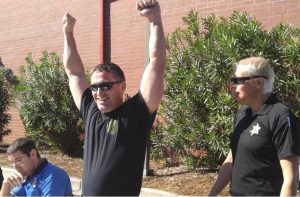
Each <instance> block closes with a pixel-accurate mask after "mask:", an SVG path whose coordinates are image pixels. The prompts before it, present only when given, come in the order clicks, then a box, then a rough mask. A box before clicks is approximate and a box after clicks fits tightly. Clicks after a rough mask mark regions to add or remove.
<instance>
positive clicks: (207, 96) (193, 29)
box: [151, 10, 300, 168]
mask: <svg viewBox="0 0 300 197" xmlns="http://www.w3.org/2000/svg"><path fill="white" fill-rule="evenodd" d="M183 21H184V23H185V27H184V28H178V29H177V30H176V31H175V32H173V33H172V34H171V35H170V36H168V39H167V40H168V56H167V71H166V76H165V78H166V90H165V97H164V100H163V103H162V107H161V110H160V115H161V116H162V117H163V121H161V122H160V123H159V124H158V126H157V127H155V128H154V131H153V132H152V136H151V137H152V153H153V155H152V156H153V157H167V158H171V161H175V163H176V161H177V160H178V158H182V160H183V161H184V162H185V164H186V165H188V166H189V167H191V168H197V167H208V168H214V167H216V166H217V165H219V164H220V163H221V162H222V161H223V160H224V158H225V156H226V155H227V153H228V149H229V139H230V134H231V131H232V123H233V118H234V115H235V113H236V111H237V109H238V108H239V106H238V104H237V103H236V102H234V101H233V99H232V98H231V95H230V93H228V84H229V79H230V77H231V76H232V74H233V73H232V72H233V71H232V68H233V66H234V64H235V63H236V62H237V61H238V60H240V59H243V58H245V57H249V56H263V57H265V58H266V59H268V60H269V61H270V63H271V64H272V65H273V67H274V70H275V73H277V82H276V84H275V86H276V92H277V94H278V96H279V98H280V99H281V100H282V101H283V102H285V103H286V104H287V105H289V106H291V108H292V109H293V111H294V112H295V113H296V114H297V115H298V116H299V112H300V91H299V80H300V73H299V72H300V69H299V61H300V56H299V54H300V51H299V50H300V48H299V47H300V45H299V44H300V42H299V36H300V35H299V29H295V28H293V27H292V26H290V25H286V24H279V25H278V26H276V27H274V29H272V30H271V31H270V32H268V31H266V30H265V29H264V28H263V27H262V25H261V23H260V22H259V21H257V20H256V19H255V18H253V17H251V16H250V15H249V14H247V13H240V12H234V13H233V14H232V15H231V16H230V17H229V18H219V19H217V18H216V17H215V16H213V15H212V16H209V17H206V18H203V19H202V26H201V24H200V19H199V17H198V14H197V12H195V11H194V10H191V11H190V12H189V14H188V15H187V16H186V17H184V18H183Z"/></svg>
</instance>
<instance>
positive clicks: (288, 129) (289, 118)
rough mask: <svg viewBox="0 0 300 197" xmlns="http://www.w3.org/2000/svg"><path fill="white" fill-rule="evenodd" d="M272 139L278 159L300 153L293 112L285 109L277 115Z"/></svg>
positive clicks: (297, 129)
mask: <svg viewBox="0 0 300 197" xmlns="http://www.w3.org/2000/svg"><path fill="white" fill-rule="evenodd" d="M276 123H277V124H275V125H274V128H273V129H274V130H273V131H274V135H273V140H274V144H275V147H276V149H277V151H278V157H279V159H283V158H285V157H287V156H290V155H298V156H299V155H300V131H299V128H298V127H297V124H296V120H295V117H294V115H293V113H292V112H291V111H290V110H288V109H285V110H284V111H281V113H279V114H278V116H277V121H276Z"/></svg>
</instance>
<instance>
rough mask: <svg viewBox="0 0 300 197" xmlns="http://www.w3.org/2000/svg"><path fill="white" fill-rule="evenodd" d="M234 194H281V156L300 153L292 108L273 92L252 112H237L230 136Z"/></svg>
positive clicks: (232, 190) (244, 109)
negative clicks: (257, 109) (255, 111)
mask: <svg viewBox="0 0 300 197" xmlns="http://www.w3.org/2000/svg"><path fill="white" fill-rule="evenodd" d="M230 146H231V151H232V155H233V169H232V179H231V188H230V190H231V194H232V195H233V196H245V195H246V196H279V195H280V191H281V186H282V183H283V175H282V169H281V166H280V160H281V159H283V158H285V157H287V156H291V155H300V133H299V129H298V128H297V125H296V122H295V117H294V115H293V114H292V113H291V111H290V110H289V109H288V108H287V107H286V106H285V105H283V104H282V103H280V102H279V101H278V100H277V98H276V96H275V95H272V96H271V97H270V98H269V99H268V100H267V101H266V103H265V104H264V105H263V106H262V107H261V109H260V110H259V111H258V112H257V113H256V114H252V111H251V109H250V108H249V107H247V106H245V107H242V108H241V109H240V110H239V112H238V113H237V116H236V120H235V125H234V131H233V136H232V139H231V144H230Z"/></svg>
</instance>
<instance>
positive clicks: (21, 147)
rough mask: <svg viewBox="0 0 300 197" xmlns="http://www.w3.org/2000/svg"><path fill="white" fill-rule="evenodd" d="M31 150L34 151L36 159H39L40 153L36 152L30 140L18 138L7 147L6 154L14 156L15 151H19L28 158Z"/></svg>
mask: <svg viewBox="0 0 300 197" xmlns="http://www.w3.org/2000/svg"><path fill="white" fill-rule="evenodd" d="M32 149H35V150H36V152H37V156H38V158H41V156H40V153H39V151H38V150H37V148H36V145H35V143H34V141H33V140H32V139H30V138H28V137H24V138H18V139H16V140H14V141H13V142H12V143H11V144H10V145H9V147H8V148H7V154H14V153H16V152H17V151H21V152H22V153H24V154H26V155H27V156H30V152H31V150H32Z"/></svg>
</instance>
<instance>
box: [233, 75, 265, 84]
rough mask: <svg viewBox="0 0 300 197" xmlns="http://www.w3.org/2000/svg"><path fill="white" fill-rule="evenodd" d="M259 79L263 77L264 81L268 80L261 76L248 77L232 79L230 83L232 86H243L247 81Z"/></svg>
mask: <svg viewBox="0 0 300 197" xmlns="http://www.w3.org/2000/svg"><path fill="white" fill-rule="evenodd" d="M259 77H263V78H265V79H268V77H266V76H263V75H261V76H250V77H232V78H231V79H230V81H231V82H232V83H233V84H236V85H240V84H244V83H245V81H248V80H250V79H256V78H259Z"/></svg>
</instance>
